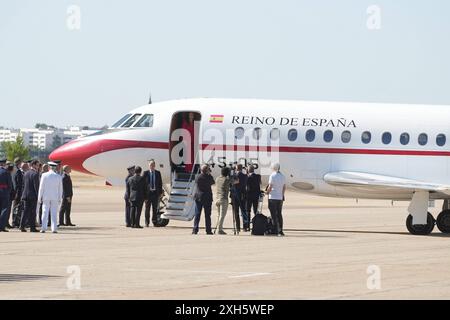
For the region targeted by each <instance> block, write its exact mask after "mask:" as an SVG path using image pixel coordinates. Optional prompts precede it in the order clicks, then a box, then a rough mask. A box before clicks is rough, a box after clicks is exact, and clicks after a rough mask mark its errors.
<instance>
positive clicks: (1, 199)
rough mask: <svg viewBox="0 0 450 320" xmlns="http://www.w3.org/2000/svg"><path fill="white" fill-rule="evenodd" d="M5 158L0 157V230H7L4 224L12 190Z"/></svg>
mask: <svg viewBox="0 0 450 320" xmlns="http://www.w3.org/2000/svg"><path fill="white" fill-rule="evenodd" d="M5 164H6V159H0V232H8V230H6V224H7V222H8V221H7V219H8V208H9V207H10V203H11V202H10V197H11V192H12V190H13V182H12V178H11V173H10V172H8V170H7V169H6V168H5Z"/></svg>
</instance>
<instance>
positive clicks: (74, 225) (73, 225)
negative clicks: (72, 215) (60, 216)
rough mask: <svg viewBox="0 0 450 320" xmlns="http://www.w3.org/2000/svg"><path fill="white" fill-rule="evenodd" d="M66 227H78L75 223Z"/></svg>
mask: <svg viewBox="0 0 450 320" xmlns="http://www.w3.org/2000/svg"><path fill="white" fill-rule="evenodd" d="M66 226H68V227H76V226H77V225H76V224H73V223H69V224H66Z"/></svg>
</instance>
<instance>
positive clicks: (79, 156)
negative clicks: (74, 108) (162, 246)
mask: <svg viewBox="0 0 450 320" xmlns="http://www.w3.org/2000/svg"><path fill="white" fill-rule="evenodd" d="M200 147H201V149H202V150H206V149H208V150H213V149H214V150H219V151H260V152H282V153H322V154H326V153H328V154H361V155H395V156H445V157H448V156H450V151H427V150H398V149H397V150H388V149H356V148H354V149H352V148H324V147H291V146H280V147H270V146H269V147H267V146H242V145H217V144H216V145H208V144H202V145H200ZM131 148H146V149H165V150H169V143H168V142H155V141H135V140H112V139H102V140H86V139H82V140H75V141H72V142H69V143H67V144H65V145H63V146H61V147H60V148H58V149H56V150H55V151H54V152H53V153H52V154H51V155H50V160H61V161H62V163H63V164H67V165H70V166H71V167H72V168H73V169H74V170H76V171H80V172H84V173H89V174H92V173H91V172H89V171H88V170H86V169H85V168H84V167H83V163H84V162H85V161H86V160H87V159H89V158H91V157H93V156H95V155H98V154H101V153H104V152H108V151H114V150H121V149H131Z"/></svg>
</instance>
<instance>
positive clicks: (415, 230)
mask: <svg viewBox="0 0 450 320" xmlns="http://www.w3.org/2000/svg"><path fill="white" fill-rule="evenodd" d="M412 221H413V217H412V215H408V217H407V218H406V228H407V229H408V231H409V233H411V234H413V235H419V236H426V235H429V234H430V233H431V232H432V231H433V229H434V225H435V223H436V221H435V220H434V218H433V216H432V215H431V213H429V212H428V215H427V224H415V225H413V224H412Z"/></svg>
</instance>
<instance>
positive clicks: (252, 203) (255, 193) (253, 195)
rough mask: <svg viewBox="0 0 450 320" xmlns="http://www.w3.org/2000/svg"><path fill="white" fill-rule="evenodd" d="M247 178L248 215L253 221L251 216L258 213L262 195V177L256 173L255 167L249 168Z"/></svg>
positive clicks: (249, 219)
mask: <svg viewBox="0 0 450 320" xmlns="http://www.w3.org/2000/svg"><path fill="white" fill-rule="evenodd" d="M247 170H248V178H247V214H248V221H252V219H251V214H252V208H253V213H254V214H255V215H256V214H257V213H258V204H259V196H260V195H261V175H259V174H257V173H255V167H254V166H252V165H250V166H248V169H247Z"/></svg>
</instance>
